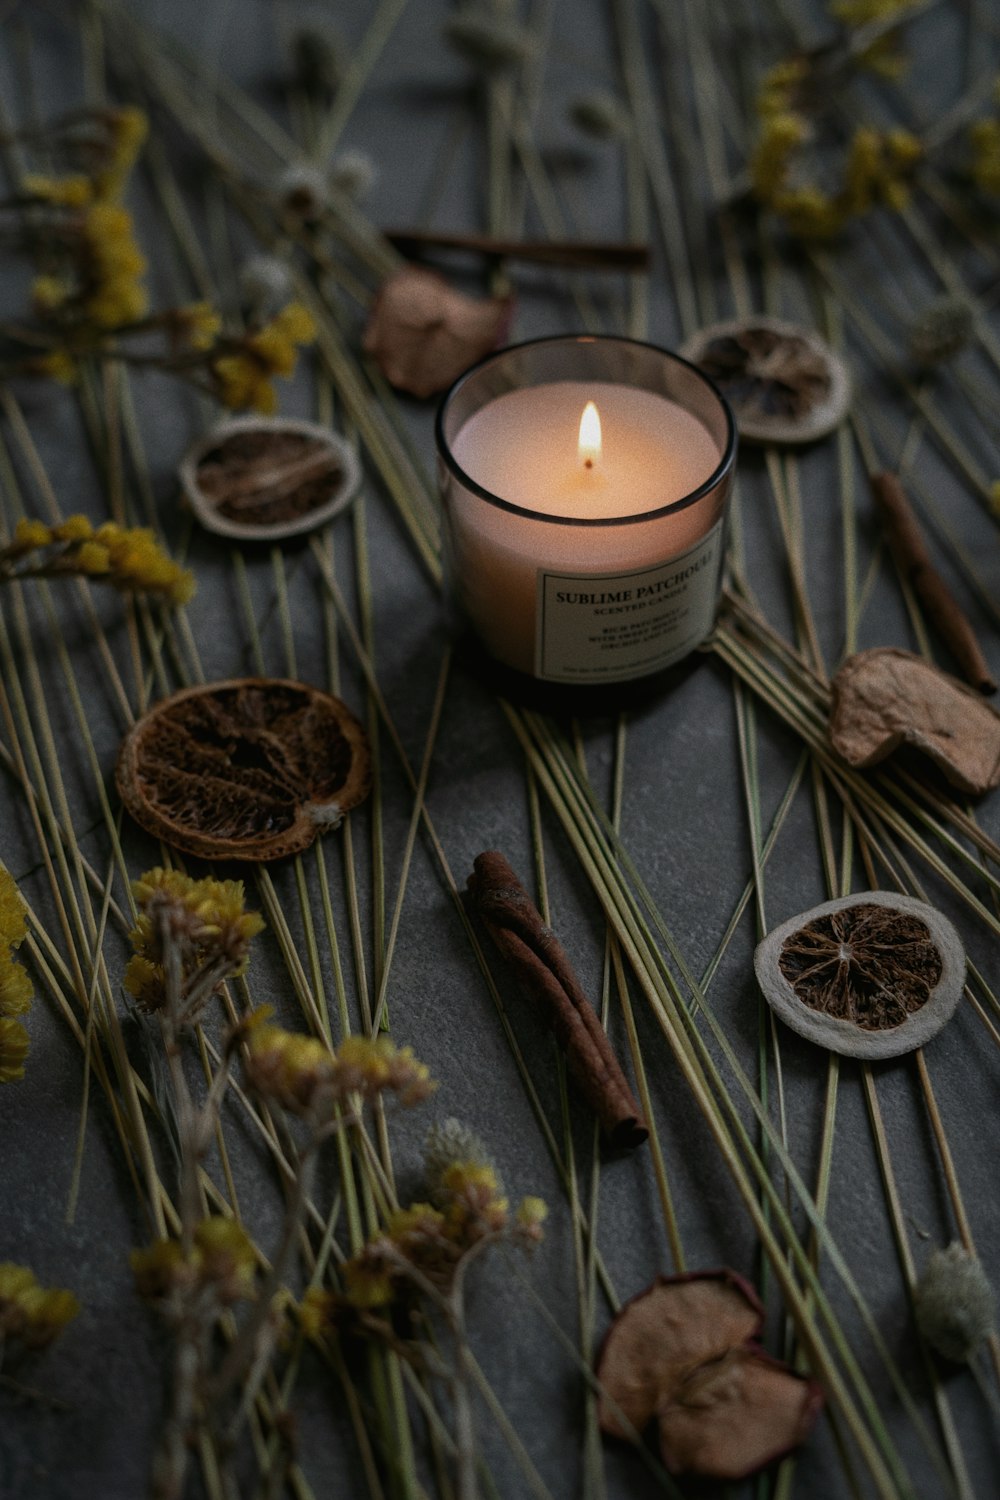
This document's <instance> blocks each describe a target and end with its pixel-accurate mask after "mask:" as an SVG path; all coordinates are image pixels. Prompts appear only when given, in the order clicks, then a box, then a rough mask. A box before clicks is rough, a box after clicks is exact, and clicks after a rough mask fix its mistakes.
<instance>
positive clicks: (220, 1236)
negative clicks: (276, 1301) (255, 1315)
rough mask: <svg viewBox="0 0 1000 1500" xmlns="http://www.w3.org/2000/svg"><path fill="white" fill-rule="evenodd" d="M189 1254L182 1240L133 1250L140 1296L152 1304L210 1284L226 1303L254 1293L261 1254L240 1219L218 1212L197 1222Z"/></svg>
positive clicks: (225, 1304) (223, 1303)
mask: <svg viewBox="0 0 1000 1500" xmlns="http://www.w3.org/2000/svg"><path fill="white" fill-rule="evenodd" d="M192 1239H193V1243H192V1246H191V1251H190V1254H189V1255H185V1253H184V1249H183V1246H182V1245H181V1244H180V1243H179V1241H177V1240H157V1241H156V1243H155V1244H153V1245H150V1246H148V1247H147V1248H146V1249H145V1250H133V1251H132V1253H131V1255H130V1257H129V1261H130V1263H131V1266H132V1274H133V1276H134V1277H135V1284H136V1289H137V1290H138V1292H139V1295H140V1296H142V1297H145V1298H147V1299H148V1300H149V1301H151V1302H160V1301H166V1300H168V1299H169V1298H170V1297H171V1296H172V1295H173V1294H176V1293H181V1294H183V1295H185V1296H186V1295H189V1294H190V1293H191V1292H192V1291H195V1290H198V1289H202V1288H210V1289H211V1291H212V1292H213V1294H214V1295H215V1297H216V1298H217V1299H218V1301H219V1302H220V1303H221V1304H222V1305H223V1306H229V1305H231V1304H232V1303H233V1302H238V1301H245V1300H247V1299H248V1298H250V1297H252V1296H253V1293H254V1283H255V1281H256V1276H257V1257H256V1255H255V1253H254V1248H253V1245H252V1244H251V1242H250V1240H249V1238H248V1236H247V1234H246V1232H245V1231H244V1230H243V1228H242V1227H241V1226H240V1225H239V1224H238V1223H237V1222H236V1220H235V1219H226V1218H223V1217H222V1216H221V1215H213V1216H212V1217H210V1218H207V1219H202V1220H201V1221H200V1223H198V1224H196V1225H195V1228H194V1234H193V1237H192Z"/></svg>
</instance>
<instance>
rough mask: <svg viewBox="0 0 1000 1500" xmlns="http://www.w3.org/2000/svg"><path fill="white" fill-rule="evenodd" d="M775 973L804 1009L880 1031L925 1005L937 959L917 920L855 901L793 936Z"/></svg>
mask: <svg viewBox="0 0 1000 1500" xmlns="http://www.w3.org/2000/svg"><path fill="white" fill-rule="evenodd" d="M778 968H779V969H780V970H781V972H782V974H783V975H784V976H785V978H786V979H787V980H788V983H789V984H790V985H791V987H792V989H793V990H794V991H795V993H796V994H797V995H798V997H799V999H800V1000H801V1001H802V1003H803V1005H809V1006H811V1007H812V1009H813V1010H818V1011H822V1012H823V1014H824V1015H828V1016H839V1017H841V1019H842V1020H845V1021H853V1022H854V1024H855V1026H860V1027H862V1028H863V1029H864V1030H865V1031H885V1030H886V1028H887V1027H890V1026H898V1025H899V1024H900V1022H901V1021H905V1020H906V1018H907V1016H909V1015H912V1014H913V1012H914V1011H915V1010H919V1009H920V1007H921V1006H922V1005H926V1004H927V1001H928V1000H929V999H930V996H931V991H932V990H933V988H934V986H935V985H936V984H937V982H938V980H939V979H940V978H941V955H940V953H939V952H938V950H937V948H936V947H935V946H934V942H933V940H932V938H931V934H930V928H929V927H928V926H927V923H926V922H924V921H923V920H922V919H921V918H920V917H915V916H914V915H913V914H912V913H911V912H904V911H894V910H893V909H892V908H891V907H886V906H876V905H875V904H874V902H872V901H859V902H858V903H857V905H853V906H845V907H843V908H842V909H841V910H840V911H835V912H827V913H826V915H825V916H822V917H816V918H815V919H814V920H813V921H812V922H807V923H806V924H805V926H804V927H800V928H798V929H797V931H795V932H793V933H792V934H791V935H790V936H789V937H787V938H786V939H785V941H784V942H783V943H782V945H781V953H780V955H779V957H778Z"/></svg>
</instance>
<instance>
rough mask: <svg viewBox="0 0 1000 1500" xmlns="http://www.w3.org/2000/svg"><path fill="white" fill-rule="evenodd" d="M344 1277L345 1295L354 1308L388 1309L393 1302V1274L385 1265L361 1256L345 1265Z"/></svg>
mask: <svg viewBox="0 0 1000 1500" xmlns="http://www.w3.org/2000/svg"><path fill="white" fill-rule="evenodd" d="M342 1275H343V1278H344V1295H345V1297H346V1298H347V1300H348V1302H350V1304H351V1306H352V1307H357V1308H361V1309H367V1308H376V1307H386V1306H387V1305H388V1304H389V1303H390V1302H391V1301H392V1298H393V1292H394V1285H393V1274H392V1272H391V1271H390V1270H389V1269H388V1267H386V1266H385V1265H380V1264H378V1263H377V1262H376V1261H374V1260H372V1259H370V1258H368V1257H366V1256H364V1255H359V1256H355V1257H354V1259H353V1260H349V1261H347V1262H346V1263H345V1265H344V1267H343V1271H342Z"/></svg>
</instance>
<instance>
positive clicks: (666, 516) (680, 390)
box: [437, 336, 736, 685]
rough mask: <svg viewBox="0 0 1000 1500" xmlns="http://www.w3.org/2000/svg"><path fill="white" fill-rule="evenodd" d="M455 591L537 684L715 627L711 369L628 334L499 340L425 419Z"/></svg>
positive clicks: (721, 545) (596, 678)
mask: <svg viewBox="0 0 1000 1500" xmlns="http://www.w3.org/2000/svg"><path fill="white" fill-rule="evenodd" d="M437 445H438V455H439V459H438V462H439V473H440V482H441V489H442V495H443V499H444V509H445V526H446V566H447V574H448V580H449V586H450V590H451V593H452V596H453V598H454V600H455V602H456V603H457V605H458V606H459V608H460V610H461V612H462V613H463V614H464V616H465V617H466V618H467V619H468V621H469V622H470V624H471V625H472V627H473V629H474V631H475V633H476V635H477V636H478V637H479V639H480V641H481V642H482V644H483V645H484V646H485V648H486V650H487V651H488V652H489V654H490V655H491V656H492V657H493V658H495V660H496V661H498V662H500V663H501V664H502V665H503V666H504V667H506V668H510V669H512V670H513V671H514V672H515V673H518V674H521V675H522V676H526V677H530V678H533V679H535V680H536V681H539V682H552V683H574V684H580V685H585V684H595V685H596V684H604V683H615V682H628V681H632V680H635V679H637V678H641V677H645V676H648V675H650V674H653V673H656V672H659V671H661V670H663V669H664V668H666V667H669V666H672V665H673V664H674V663H676V662H678V661H680V660H681V658H682V657H684V656H686V655H687V654H688V653H689V652H691V651H692V650H694V648H695V647H696V646H698V645H700V644H701V642H702V641H703V640H704V639H705V637H706V636H707V635H708V634H709V632H710V631H711V629H712V625H713V623H714V620H715V613H716V608H717V605H718V599H719V591H720V587H721V580H722V565H723V557H724V552H725V519H726V502H727V498H728V495H729V491H730V487H731V483H732V477H733V471H734V467H735V460H736V424H735V422H734V420H733V416H732V413H731V411H730V409H729V406H728V405H727V403H726V401H725V399H724V398H723V396H722V395H721V394H720V393H719V391H718V390H717V389H716V387H715V386H714V385H713V384H712V382H711V381H710V380H709V379H708V378H707V377H706V376H705V375H703V374H702V373H701V371H700V370H698V369H696V368H695V366H693V365H691V364H689V363H688V362H687V361H686V360H683V359H681V358H680V357H679V356H678V355H676V354H671V353H669V352H668V351H667V350H665V349H658V348H656V347H654V346H653V345H651V344H642V343H638V342H636V341H634V340H631V339H623V338H610V337H591V336H571V337H560V338H546V339H536V340H532V341H531V342H529V343H525V344H516V345H512V346H511V347H510V348H507V349H501V350H498V351H497V352H496V353H495V354H492V355H490V356H488V357H487V358H486V359H484V360H483V361H481V363H479V364H478V365H475V366H473V368H472V369H471V370H468V371H467V372H466V373H465V374H464V375H462V376H460V378H459V379H458V380H457V381H456V382H455V384H454V385H453V386H452V388H451V390H450V391H449V392H448V393H447V395H446V396H445V398H444V400H443V402H442V404H441V408H440V411H439V413H438V419H437Z"/></svg>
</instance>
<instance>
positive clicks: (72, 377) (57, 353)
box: [31, 349, 80, 385]
mask: <svg viewBox="0 0 1000 1500" xmlns="http://www.w3.org/2000/svg"><path fill="white" fill-rule="evenodd" d="M31 370H32V373H33V374H35V375H47V376H48V377H49V378H50V379H51V380H57V381H58V382H59V384H60V385H73V384H74V383H75V381H76V379H77V376H78V375H79V373H80V372H79V369H78V367H77V363H76V360H75V359H74V358H73V356H72V355H71V354H68V353H67V352H66V350H65V349H53V351H52V352H51V353H50V354H42V355H40V356H39V357H38V358H37V359H35V360H33V361H32V365H31Z"/></svg>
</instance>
